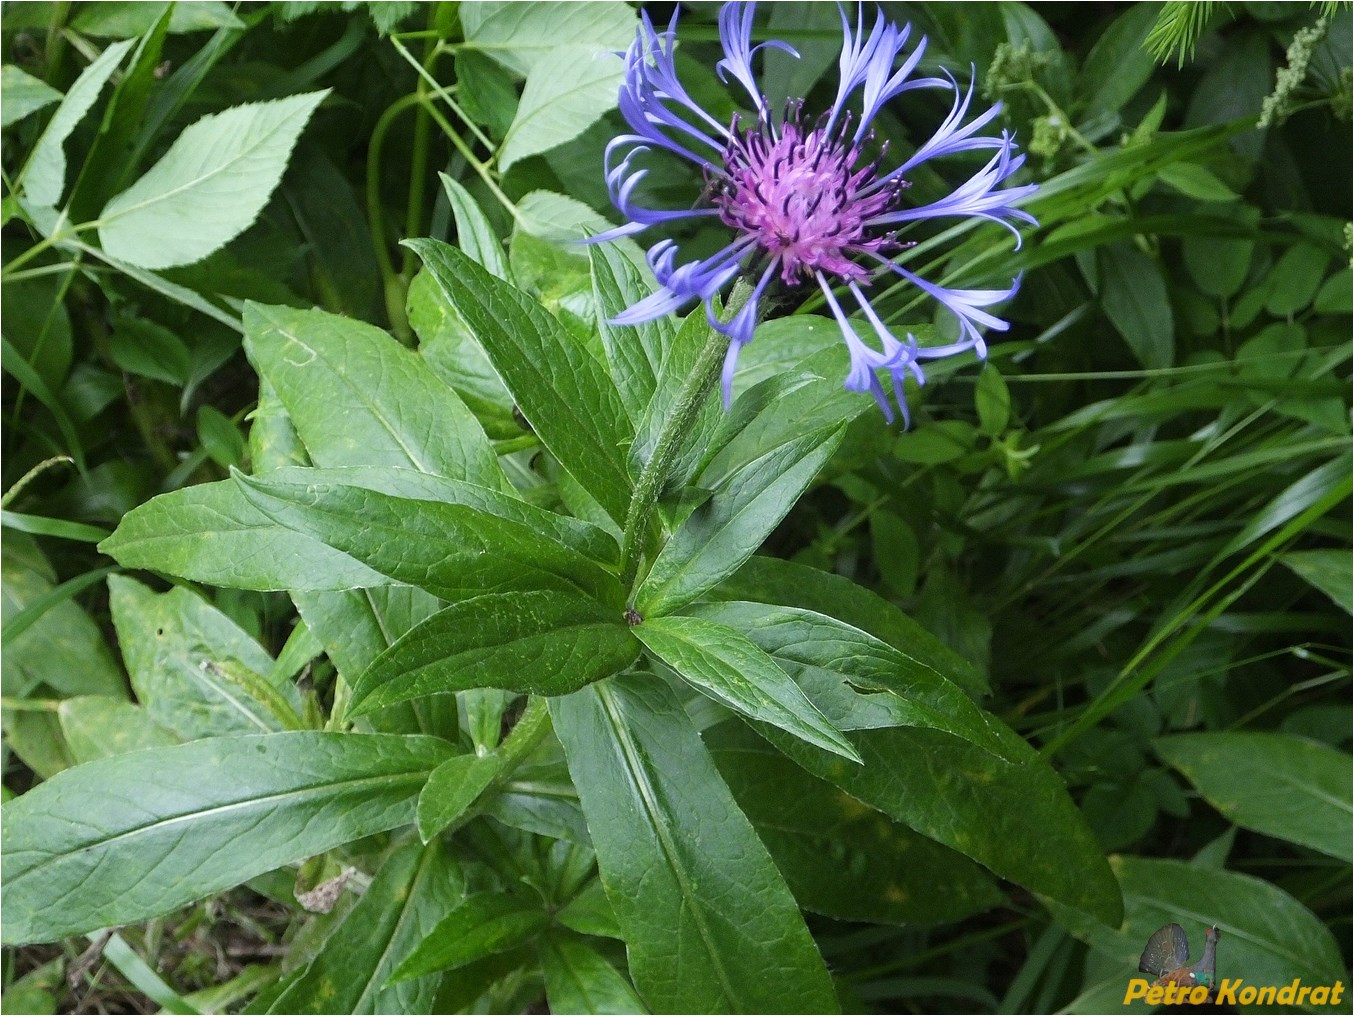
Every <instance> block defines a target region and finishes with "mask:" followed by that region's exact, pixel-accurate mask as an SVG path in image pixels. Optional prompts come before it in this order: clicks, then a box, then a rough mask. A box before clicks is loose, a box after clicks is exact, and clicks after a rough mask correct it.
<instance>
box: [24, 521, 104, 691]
mask: <svg viewBox="0 0 1354 1016" xmlns="http://www.w3.org/2000/svg"><path fill="white" fill-rule="evenodd" d="M55 577H56V576H55V573H54V572H53V570H52V566H51V565H50V564H49V563H48V561H47V559H46V558H45V557H44V556H43V554H42V551H41V550H39V549H38V546H37V543H36V542H35V541H33V540H31V539H29V538H28V537H27V536H24V535H22V534H15V533H7V534H6V535H5V539H4V541H3V543H0V604H2V605H3V611H4V629H5V641H4V652H3V653H0V668H3V669H0V674H3V677H0V685H2V686H3V689H4V694H5V695H10V696H14V697H15V698H19V697H22V696H24V695H27V694H28V693H29V692H31V691H32V690H33V689H35V688H37V687H39V686H41V685H46V686H47V687H49V688H52V689H53V690H55V691H57V692H58V693H60V694H61V695H63V696H70V695H105V696H110V697H114V698H118V699H125V698H126V697H127V682H126V680H125V679H124V678H123V676H122V671H121V670H120V668H119V667H118V665H117V662H116V661H115V660H114V659H113V654H112V653H111V652H109V649H108V642H107V640H106V639H105V638H104V634H103V632H102V631H100V629H99V626H98V625H97V624H95V623H94V621H93V619H91V618H90V616H89V615H88V614H87V613H85V611H84V610H83V609H82V608H81V607H80V605H79V604H77V603H75V602H74V601H73V600H70V599H62V600H60V601H59V602H56V603H53V604H51V605H50V606H49V607H48V608H47V609H46V610H44V611H43V612H42V613H41V614H40V615H39V616H37V617H36V618H34V619H33V620H32V621H30V622H28V623H27V625H26V626H25V627H24V628H23V629H22V630H19V629H15V628H13V627H12V626H13V625H15V624H16V620H17V619H18V618H21V617H22V616H23V615H24V613H25V612H26V611H27V610H28V609H29V608H31V607H35V606H36V605H38V604H39V603H40V602H41V601H42V599H43V598H44V597H47V596H50V595H52V594H53V593H54V592H55V591H56V590H57V588H59V587H57V586H55V584H54V582H53V580H54V579H55ZM72 581H76V580H72ZM65 585H69V584H65Z"/></svg>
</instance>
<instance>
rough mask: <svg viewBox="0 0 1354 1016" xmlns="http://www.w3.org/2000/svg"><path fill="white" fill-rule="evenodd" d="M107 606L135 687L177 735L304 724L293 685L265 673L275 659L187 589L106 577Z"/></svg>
mask: <svg viewBox="0 0 1354 1016" xmlns="http://www.w3.org/2000/svg"><path fill="white" fill-rule="evenodd" d="M108 591H109V607H110V609H111V611H112V614H113V623H114V625H116V627H117V632H118V641H119V642H120V643H121V646H122V655H123V659H124V660H125V661H126V663H127V671H128V673H129V674H130V675H131V679H132V688H133V689H134V690H135V691H136V695H137V698H138V699H140V701H141V703H142V705H143V706H144V707H145V709H146V712H147V713H148V714H149V716H150V718H151V719H153V720H155V721H156V722H157V723H159V724H160V725H161V726H164V727H166V728H167V729H169V730H171V731H173V732H174V733H175V734H178V735H179V736H180V737H184V738H195V737H213V736H219V735H225V734H261V733H267V732H268V731H271V730H283V729H287V728H296V727H299V726H300V720H299V718H298V716H297V709H298V707H299V706H300V700H299V698H298V697H297V694H296V689H295V687H294V686H292V685H291V684H290V683H287V684H283V685H281V686H275V685H273V684H272V683H271V682H269V681H268V679H267V678H266V677H265V676H264V675H267V674H269V673H271V672H272V669H273V658H272V657H271V656H269V655H268V653H267V652H265V651H264V649H263V647H262V646H260V645H259V644H258V643H257V642H255V641H254V640H253V639H252V638H250V637H249V636H248V635H247V634H246V633H245V632H244V631H243V630H242V629H241V628H240V627H239V626H238V625H236V624H235V622H233V621H232V620H230V618H228V617H226V615H225V614H223V613H221V612H220V611H219V610H217V609H216V608H215V607H213V606H212V605H211V604H210V603H208V602H207V601H206V600H203V599H202V598H201V597H200V596H197V595H196V594H194V593H191V592H189V591H188V590H187V589H171V590H170V591H169V592H167V593H163V594H159V593H154V592H152V591H151V590H150V589H148V588H146V587H145V586H143V585H142V584H141V583H139V582H137V581H136V580H135V579H131V578H128V577H126V576H125V575H113V576H110V577H109V579H108Z"/></svg>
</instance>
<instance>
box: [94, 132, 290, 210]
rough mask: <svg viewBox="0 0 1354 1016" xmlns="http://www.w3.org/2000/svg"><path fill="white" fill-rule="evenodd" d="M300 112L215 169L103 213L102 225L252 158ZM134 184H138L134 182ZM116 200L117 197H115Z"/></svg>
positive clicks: (165, 199)
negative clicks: (104, 214)
mask: <svg viewBox="0 0 1354 1016" xmlns="http://www.w3.org/2000/svg"><path fill="white" fill-rule="evenodd" d="M235 108H236V109H239V108H240V107H238V106H237V107H235ZM227 112H230V111H229V110H223V111H222V112H221V113H218V114H216V115H215V116H213V117H211V118H210V119H212V120H216V119H218V118H219V117H221V116H224V115H225V113H227ZM298 112H299V106H298V108H297V109H296V110H293V111H292V112H290V113H289V114H288V115H287V116H286V117H285V118H284V119H282V120H280V121H278V122H277V123H275V124H273V125H272V126H271V127H269V128H268V129H267V130H266V131H265V133H264V134H262V135H261V136H260V137H259V138H258V140H257V141H254V142H251V143H249V144H248V146H247V147H246V148H243V149H241V150H240V152H239V153H238V154H236V155H235V156H234V157H233V158H231V159H230V160H229V161H228V162H224V163H222V164H221V165H219V166H217V167H216V168H215V169H212V170H211V171H209V172H207V173H203V174H201V175H199V176H196V177H194V178H193V179H191V180H188V181H186V182H184V183H182V184H180V185H179V186H178V187H173V188H171V189H170V190H167V191H161V192H160V193H159V194H154V195H152V196H150V197H148V198H146V199H145V200H144V201H141V202H139V203H137V204H131V205H126V206H125V207H122V208H118V209H116V210H115V211H114V212H113V213H112V214H111V215H106V216H103V215H101V216H100V225H101V226H105V227H106V226H108V225H109V224H110V223H113V222H116V221H117V220H118V219H120V218H122V217H124V216H126V215H130V214H132V213H133V212H139V211H141V210H142V209H144V208H149V207H151V206H153V205H156V204H159V203H160V202H163V201H169V200H171V199H173V198H175V197H178V196H179V195H180V194H181V193H183V192H184V191H186V190H191V189H192V188H194V187H197V186H199V185H200V184H203V183H206V182H207V181H208V180H211V179H212V178H213V177H216V176H219V175H221V174H222V173H225V172H227V171H228V170H230V169H232V168H233V167H234V166H235V165H236V164H237V163H239V162H240V161H242V160H244V159H247V158H250V157H251V156H253V154H254V152H255V151H257V150H258V149H259V148H260V147H262V146H263V145H264V144H265V143H266V142H270V141H272V139H273V137H274V136H275V135H276V134H277V133H278V131H279V130H281V129H282V128H284V127H286V126H288V125H289V124H290V122H291V120H292V119H293V118H294V117H295V116H296V114H297V113H298ZM203 122H204V121H203V120H199V121H197V123H195V124H192V125H191V126H190V127H188V128H186V131H187V130H191V129H192V127H196V126H198V125H199V124H201V123H203ZM186 131H185V132H186ZM179 137H180V138H181V137H183V135H182V134H181V135H179ZM171 148H172V146H171ZM167 156H168V153H166V157H167ZM159 165H161V163H156V165H155V166H153V167H151V169H150V170H148V172H154V171H155V169H156V168H158V167H159ZM141 179H142V180H144V179H145V177H144V176H143V177H142V178H141ZM138 182H139V181H138ZM132 186H136V185H135V184H133V185H132ZM129 189H130V188H129ZM123 193H124V194H125V193H127V192H126V191H123ZM114 200H116V199H114Z"/></svg>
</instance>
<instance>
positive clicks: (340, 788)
mask: <svg viewBox="0 0 1354 1016" xmlns="http://www.w3.org/2000/svg"><path fill="white" fill-rule="evenodd" d="M429 771H430V770H427V769H423V770H420V771H418V772H412V773H398V774H381V775H378V776H363V777H360V778H358V779H353V780H344V781H342V782H339V783H319V784H311V785H308V786H304V787H297V788H293V789H289V790H285V791H279V792H277V793H272V794H265V795H263V796H262V797H251V798H247V799H244V800H240V801H231V802H229V803H227V804H221V805H215V806H213V807H210V808H204V809H198V810H196V811H185V812H180V813H179V814H176V815H170V816H167V817H162V818H157V819H155V820H154V821H151V822H147V823H145V824H144V825H138V826H133V827H131V828H129V829H124V830H122V831H121V832H118V833H115V834H113V835H111V836H103V837H102V838H99V839H95V840H91V841H89V842H87V843H82V844H80V845H79V846H76V847H73V848H72V849H70V850H66V851H63V852H61V853H54V854H50V855H49V856H48V857H47V858H46V859H44V860H42V861H39V862H38V863H37V864H34V865H33V866H31V867H29V868H27V869H25V870H24V871H22V872H20V873H19V874H18V875H11V876H10V877H9V878H8V879H7V880H6V881H7V882H8V883H9V885H10V886H13V885H14V883H15V882H17V881H19V880H20V879H22V878H26V877H28V876H31V875H33V874H34V873H35V872H37V871H40V870H42V869H43V868H46V867H48V866H50V865H53V864H57V863H59V862H61V861H63V860H66V859H68V858H72V857H75V856H76V855H78V854H83V853H87V852H89V851H92V850H98V849H100V848H104V847H107V846H109V845H110V844H114V843H117V842H118V841H119V840H125V839H129V838H131V837H135V836H138V835H141V834H146V835H154V834H155V833H157V832H160V831H161V830H164V829H168V828H171V827H173V826H175V825H178V824H182V823H184V822H187V821H198V820H201V819H203V818H206V817H213V816H217V815H223V814H227V813H229V812H232V811H238V810H246V809H248V808H250V807H251V806H263V805H268V804H270V803H273V802H287V801H290V802H291V803H305V801H306V799H307V797H308V796H310V797H313V796H315V795H316V792H319V791H327V792H331V793H330V795H329V796H337V795H338V794H340V793H342V792H344V791H345V790H350V789H354V788H360V787H361V786H363V785H364V784H372V783H391V782H394V783H396V784H402V783H407V782H410V781H414V780H420V779H426V778H427V775H428V772H429ZM11 863H13V862H11Z"/></svg>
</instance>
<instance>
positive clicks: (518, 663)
mask: <svg viewBox="0 0 1354 1016" xmlns="http://www.w3.org/2000/svg"><path fill="white" fill-rule="evenodd" d="M638 655H639V643H638V642H636V641H635V638H634V636H633V635H632V634H631V632H630V628H629V626H628V625H627V624H626V623H625V621H624V620H623V619H622V617H621V612H620V610H619V609H613V608H611V607H605V606H603V605H602V604H600V603H598V602H597V601H596V600H591V599H587V598H585V597H583V596H580V595H578V594H577V593H567V592H560V591H555V590H550V591H533V592H517V593H500V594H496V595H490V596H479V597H476V598H475V599H471V600H464V601H462V602H460V603H455V604H452V605H451V606H450V607H447V608H445V609H443V610H441V611H439V612H438V613H436V614H434V615H433V616H432V617H430V618H428V620H426V621H424V622H423V623H422V624H420V625H418V626H416V627H415V628H414V629H413V630H412V631H410V632H409V633H408V634H407V635H405V636H404V637H403V638H401V639H400V640H399V641H398V642H396V643H395V644H394V645H393V646H391V647H390V649H388V650H387V651H386V652H385V653H382V654H381V656H379V657H378V658H377V659H376V661H375V662H374V663H373V664H372V665H371V667H370V668H368V670H367V671H366V672H365V673H364V674H363V675H362V676H361V677H360V678H358V680H357V683H356V685H355V686H354V688H353V698H352V703H351V705H350V707H349V711H350V713H353V714H356V713H363V712H368V711H370V710H371V709H374V708H376V707H378V706H386V705H390V704H392V703H394V702H402V701H404V700H405V699H410V698H415V697H417V696H419V695H428V694H431V693H433V692H446V691H463V690H466V689H469V688H503V689H506V690H508V691H518V692H530V693H533V694H544V695H564V694H568V693H569V692H571V691H575V690H577V689H578V688H581V687H582V686H583V685H585V684H587V683H589V682H590V681H596V680H598V679H599V678H603V677H606V676H608V675H609V674H614V673H616V672H617V671H619V670H622V669H623V668H625V667H627V666H629V665H630V664H631V663H633V662H634V660H635V657H636V656H638Z"/></svg>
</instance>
